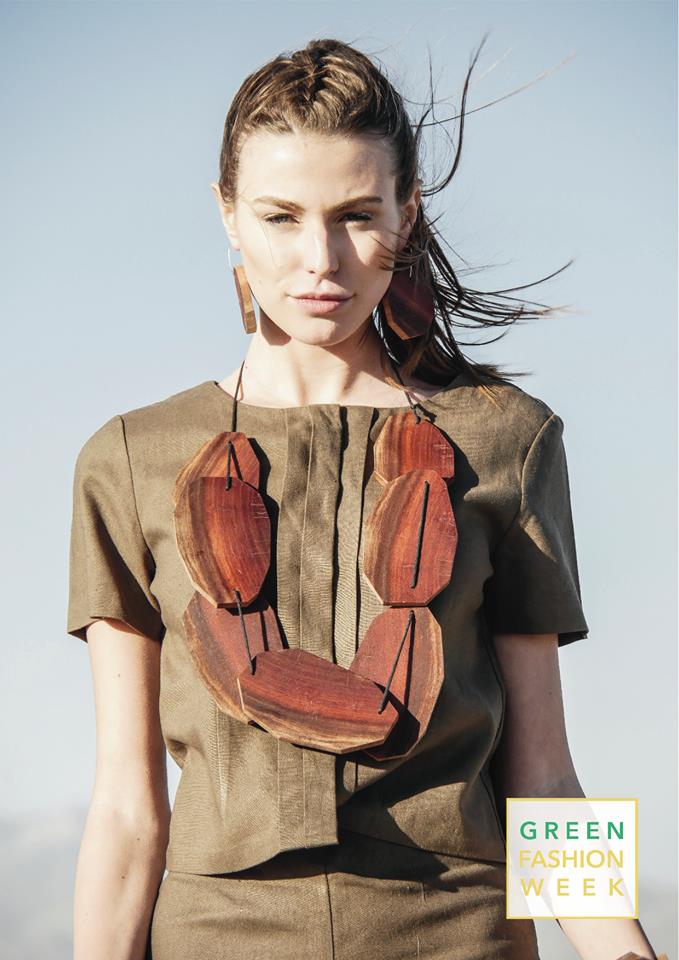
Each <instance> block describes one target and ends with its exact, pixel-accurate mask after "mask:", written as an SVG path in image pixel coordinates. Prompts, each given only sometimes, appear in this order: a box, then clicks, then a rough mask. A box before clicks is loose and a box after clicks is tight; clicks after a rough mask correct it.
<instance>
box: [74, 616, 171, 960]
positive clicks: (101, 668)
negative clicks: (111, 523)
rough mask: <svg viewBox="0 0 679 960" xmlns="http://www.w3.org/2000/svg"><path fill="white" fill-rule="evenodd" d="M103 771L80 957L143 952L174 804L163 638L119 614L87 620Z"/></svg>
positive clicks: (122, 958) (89, 834)
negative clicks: (165, 733)
mask: <svg viewBox="0 0 679 960" xmlns="http://www.w3.org/2000/svg"><path fill="white" fill-rule="evenodd" d="M87 641H88V646H89V652H90V661H91V666H92V675H93V681H94V697H95V705H96V723H97V733H96V751H97V760H96V775H95V783H94V790H93V794H92V799H91V801H90V808H89V812H88V816H87V822H86V825H85V830H84V833H83V838H82V842H81V845H80V853H79V856H78V866H77V871H76V881H75V897H74V953H73V957H74V960H143V957H144V955H145V949H146V944H147V938H148V932H149V924H150V920H151V915H152V912H153V906H154V903H155V898H156V895H157V892H158V887H159V885H160V882H161V880H162V877H163V873H164V870H165V851H166V848H167V841H168V829H169V819H170V804H169V798H168V792H167V770H166V754H165V744H164V742H163V738H162V734H161V730H160V718H159V708H158V702H159V693H160V643H158V642H157V641H155V640H150V639H148V638H147V637H143V636H142V635H141V634H139V633H136V632H135V631H133V630H132V629H131V628H130V627H128V626H127V624H124V623H122V622H121V621H117V620H108V619H101V620H96V621H95V622H94V623H93V624H91V625H90V626H89V627H88V628H87Z"/></svg>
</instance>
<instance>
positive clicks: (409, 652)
mask: <svg viewBox="0 0 679 960" xmlns="http://www.w3.org/2000/svg"><path fill="white" fill-rule="evenodd" d="M412 613H413V615H414V616H413V620H412V623H410V614H411V610H410V609H407V608H405V607H396V608H394V609H392V610H385V611H384V613H381V614H379V616H377V617H376V618H375V619H374V620H373V622H372V623H371V624H370V627H369V628H368V632H367V633H366V635H365V637H364V638H363V640H362V641H361V643H360V646H359V648H358V650H357V652H356V656H355V657H354V659H353V662H352V664H351V666H350V667H349V669H350V670H351V671H352V672H355V673H358V674H359V675H360V676H362V677H369V678H370V680H374V682H375V683H377V684H379V686H380V687H381V688H382V690H385V689H386V686H387V681H388V679H389V676H390V674H391V671H392V668H393V666H394V662H395V661H396V670H395V671H394V676H393V678H392V680H391V683H390V684H389V694H390V696H392V697H393V698H394V700H395V701H396V704H397V708H398V711H399V714H400V719H399V721H398V723H397V724H396V726H395V727H394V729H393V730H392V732H391V733H390V734H389V736H388V737H387V739H386V740H385V742H384V743H383V744H380V745H379V746H377V747H372V748H370V749H368V750H365V753H367V754H368V756H370V757H372V759H373V760H393V759H394V758H396V757H405V756H406V755H407V754H408V753H410V751H411V750H412V749H413V747H414V746H415V744H416V743H418V741H419V740H421V739H422V737H423V736H424V735H425V733H426V732H427V727H428V726H429V721H430V719H431V715H432V713H433V711H434V707H435V706H436V701H437V700H438V697H439V694H440V692H441V687H442V685H443V671H444V667H443V639H442V635H441V627H440V625H439V623H438V621H437V620H436V617H434V615H433V613H432V612H431V610H429V609H428V607H416V608H414V609H412ZM404 633H405V640H404V643H403V647H402V649H401V653H400V654H399V653H398V651H399V647H400V645H401V640H402V639H403V635H404ZM397 656H398V660H397V659H396V658H397Z"/></svg>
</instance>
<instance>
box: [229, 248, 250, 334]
mask: <svg viewBox="0 0 679 960" xmlns="http://www.w3.org/2000/svg"><path fill="white" fill-rule="evenodd" d="M227 253H228V257H229V266H230V267H231V270H232V272H233V279H234V282H235V284H236V293H237V294H238V305H239V307H240V315H241V319H242V321H243V328H244V330H245V332H246V333H254V332H255V331H256V330H257V314H256V313H255V305H254V303H253V301H252V292H251V290H250V284H249V283H248V279H247V277H246V276H245V267H244V266H243V265H242V264H240V263H239V264H238V265H237V266H235V267H233V266H231V248H229V249H228V251H227Z"/></svg>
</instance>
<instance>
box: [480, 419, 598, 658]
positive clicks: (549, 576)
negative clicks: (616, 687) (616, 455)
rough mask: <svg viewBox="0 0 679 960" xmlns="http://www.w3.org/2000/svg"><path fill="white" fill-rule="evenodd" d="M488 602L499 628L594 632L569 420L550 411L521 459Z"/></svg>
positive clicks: (562, 637) (576, 634)
mask: <svg viewBox="0 0 679 960" xmlns="http://www.w3.org/2000/svg"><path fill="white" fill-rule="evenodd" d="M491 561H492V565H493V574H492V576H491V577H490V579H489V580H488V581H486V585H485V597H484V603H485V606H486V610H487V613H488V617H489V623H490V626H491V629H492V630H493V632H494V633H557V634H558V644H559V646H563V645H564V644H567V643H571V642H572V641H574V640H580V639H583V638H585V637H587V636H588V633H589V627H588V626H587V622H586V620H585V616H584V613H583V610H582V604H581V595H580V581H579V577H578V562H577V555H576V546H575V534H574V529H573V517H572V511H571V498H570V486H569V479H568V466H567V463H566V452H565V449H564V444H563V421H562V420H561V418H560V417H558V416H557V414H555V413H551V414H550V416H549V417H548V418H547V420H546V421H545V422H544V423H543V425H542V426H541V428H540V430H539V431H538V433H537V435H536V436H535V438H534V440H533V442H532V444H531V446H530V449H529V451H528V454H527V456H526V459H525V461H524V464H523V470H522V477H521V502H520V506H519V509H518V510H517V513H516V515H515V517H514V519H513V521H512V523H511V525H510V526H509V528H508V530H506V532H505V533H504V535H503V536H502V538H501V540H500V542H499V543H498V544H497V546H496V548H495V550H494V552H493V555H492V557H491Z"/></svg>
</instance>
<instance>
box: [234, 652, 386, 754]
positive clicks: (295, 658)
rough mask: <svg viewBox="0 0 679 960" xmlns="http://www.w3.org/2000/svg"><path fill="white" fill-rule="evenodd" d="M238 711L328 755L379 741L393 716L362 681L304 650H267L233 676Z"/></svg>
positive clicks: (283, 737)
mask: <svg viewBox="0 0 679 960" xmlns="http://www.w3.org/2000/svg"><path fill="white" fill-rule="evenodd" d="M238 686H239V689H240V695H241V705H242V708H243V712H244V713H245V714H247V716H249V717H250V718H251V719H252V720H255V721H256V722H257V723H258V724H259V725H260V726H262V727H264V729H265V730H268V731H269V733H272V734H273V735H274V736H275V737H278V738H279V739H280V740H287V741H289V742H290V743H296V744H298V745H299V746H303V747H312V748H314V749H316V750H325V751H327V752H329V753H340V754H341V753H351V752H352V751H355V750H361V749H362V748H364V747H371V746H376V745H378V744H380V743H383V742H384V740H385V739H386V738H387V736H388V735H389V733H390V732H391V730H392V729H393V727H394V725H395V724H396V721H397V720H398V712H397V710H396V708H395V707H394V706H393V704H392V703H389V702H387V704H386V706H385V708H384V710H383V712H382V713H379V712H378V710H379V707H380V705H381V703H382V697H383V691H382V690H380V688H379V687H378V686H377V684H375V683H373V682H372V680H368V679H366V678H365V677H361V676H359V675H358V674H357V673H355V672H352V671H350V670H345V668H344V667H341V666H339V664H337V663H331V662H330V661H329V660H325V659H323V658H322V657H318V656H316V655H315V654H313V653H309V652H308V651H307V650H300V649H297V648H295V649H287V650H270V651H268V652H267V653H260V654H258V655H257V656H256V657H255V672H254V674H250V672H249V670H248V669H247V668H246V669H245V670H243V671H241V673H240V674H239V675H238Z"/></svg>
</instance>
